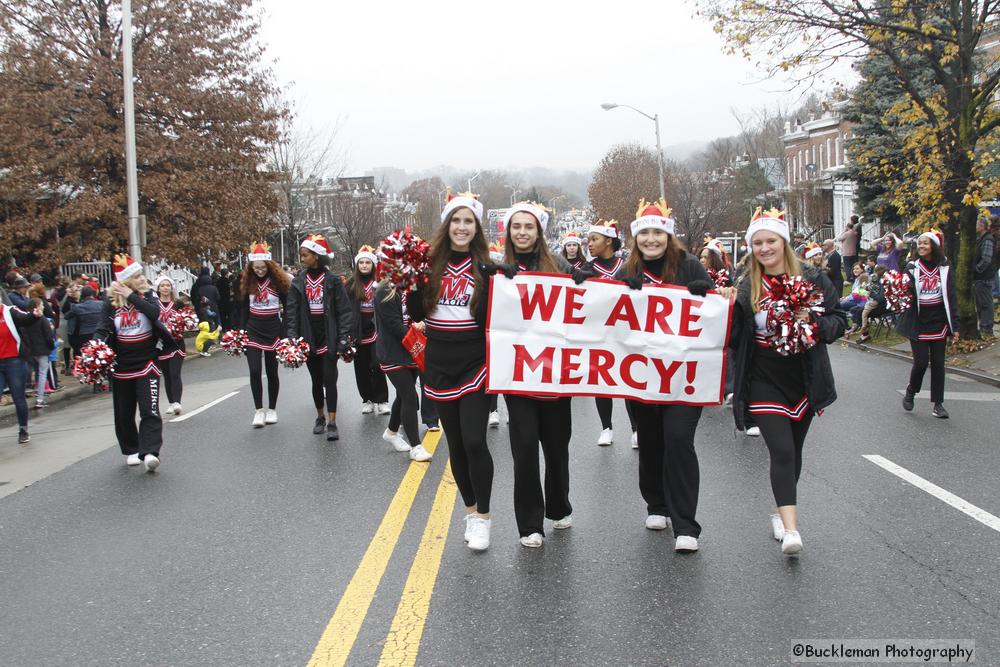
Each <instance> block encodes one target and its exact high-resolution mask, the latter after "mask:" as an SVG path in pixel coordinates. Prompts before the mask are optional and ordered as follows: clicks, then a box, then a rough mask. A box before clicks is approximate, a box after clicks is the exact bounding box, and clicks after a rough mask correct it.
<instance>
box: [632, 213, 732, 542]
mask: <svg viewBox="0 0 1000 667" xmlns="http://www.w3.org/2000/svg"><path fill="white" fill-rule="evenodd" d="M670 213H671V211H670V209H668V208H667V204H666V202H665V201H663V200H662V199H661V200H660V201H659V202H656V203H654V204H646V203H645V201H643V202H640V204H639V211H638V212H637V214H636V219H635V220H634V221H633V222H632V245H631V248H630V249H629V257H628V260H627V261H626V262H625V265H624V266H623V267H622V268H621V270H620V271H619V272H618V279H619V280H624V281H625V282H626V283H628V285H629V287H631V288H632V289H640V288H641V287H642V285H643V283H650V284H653V285H680V286H685V287H687V289H688V291H689V292H690V293H691V294H694V295H696V296H705V294H707V292H708V290H709V289H711V288H712V287H713V285H712V283H711V281H710V280H709V278H708V273H707V272H706V271H705V267H703V266H702V265H701V262H700V261H698V258H696V257H695V256H694V255H692V254H690V253H689V252H687V251H686V250H684V247H683V246H682V245H681V242H680V241H679V240H678V239H677V237H676V235H675V234H674V226H675V224H676V223H675V222H674V220H673V218H671V217H670ZM631 403H632V416H633V417H634V419H635V425H636V432H637V433H638V439H639V490H640V491H641V493H642V497H643V498H644V499H645V501H646V511H647V513H648V516H647V517H646V528H649V529H650V530H664V529H666V527H667V523H668V517H669V520H670V522H672V523H673V529H674V538H675V540H674V550H675V551H678V552H681V553H689V552H693V551H697V550H698V536H699V535H700V534H701V526H700V525H698V521H697V520H696V519H695V512H696V510H697V509H698V484H699V470H698V454H697V453H696V452H695V449H694V434H695V430H696V429H697V428H698V420H699V419H700V418H701V406H696V405H682V404H676V403H675V404H669V405H659V404H647V403H641V402H639V401H631Z"/></svg>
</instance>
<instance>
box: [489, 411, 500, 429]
mask: <svg viewBox="0 0 1000 667" xmlns="http://www.w3.org/2000/svg"><path fill="white" fill-rule="evenodd" d="M487 424H488V425H489V427H490V428H500V413H499V412H497V411H495V410H494V411H493V412H491V413H490V419H489V421H488V422H487Z"/></svg>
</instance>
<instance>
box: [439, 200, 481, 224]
mask: <svg viewBox="0 0 1000 667" xmlns="http://www.w3.org/2000/svg"><path fill="white" fill-rule="evenodd" d="M460 208H467V209H469V210H470V211H472V215H474V216H476V222H478V223H479V224H480V225H481V224H483V203H482V202H481V201H479V195H477V194H473V193H471V192H460V193H459V194H457V195H453V194H451V193H450V192H449V193H448V202H447V203H446V204H445V205H444V210H443V211H441V222H445V221H446V220H448V218H449V217H451V214H452V212H453V211H455V210H456V209H460Z"/></svg>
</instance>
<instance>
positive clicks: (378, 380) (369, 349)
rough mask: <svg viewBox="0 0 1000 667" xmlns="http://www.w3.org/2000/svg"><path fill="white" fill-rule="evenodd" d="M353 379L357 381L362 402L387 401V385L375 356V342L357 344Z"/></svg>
mask: <svg viewBox="0 0 1000 667" xmlns="http://www.w3.org/2000/svg"><path fill="white" fill-rule="evenodd" d="M354 379H355V381H357V383H358V393H359V394H361V401H362V402H371V403H388V402H389V385H388V384H386V382H385V373H383V372H382V368H381V367H380V366H379V365H378V359H376V358H375V343H372V344H370V345H358V353H357V355H355V357H354Z"/></svg>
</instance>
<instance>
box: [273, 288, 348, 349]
mask: <svg viewBox="0 0 1000 667" xmlns="http://www.w3.org/2000/svg"><path fill="white" fill-rule="evenodd" d="M306 273H307V271H305V270H303V271H300V272H299V274H298V275H297V276H295V278H294V279H293V280H292V286H291V288H290V289H289V290H288V297H287V300H286V302H285V325H286V326H287V327H288V337H289V338H298V337H300V336H301V337H302V338H303V339H304V340H305V341H306V342H307V343H309V344H310V345H312V344H313V343H314V342H315V341H314V340H313V333H312V326H310V324H309V301H308V300H307V299H306ZM323 314H324V316H325V317H326V342H327V345H328V347H329V348H330V350H331V351H337V352H339V351H340V348H341V347H344V346H345V344H346V342H347V341H348V339H349V338H350V336H351V331H352V330H353V328H354V318H353V317H352V316H351V303H350V301H348V299H347V292H346V291H345V290H344V284H343V283H342V282H340V276H338V275H336V274H334V273H332V272H330V271H327V272H326V278H325V279H324V281H323Z"/></svg>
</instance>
